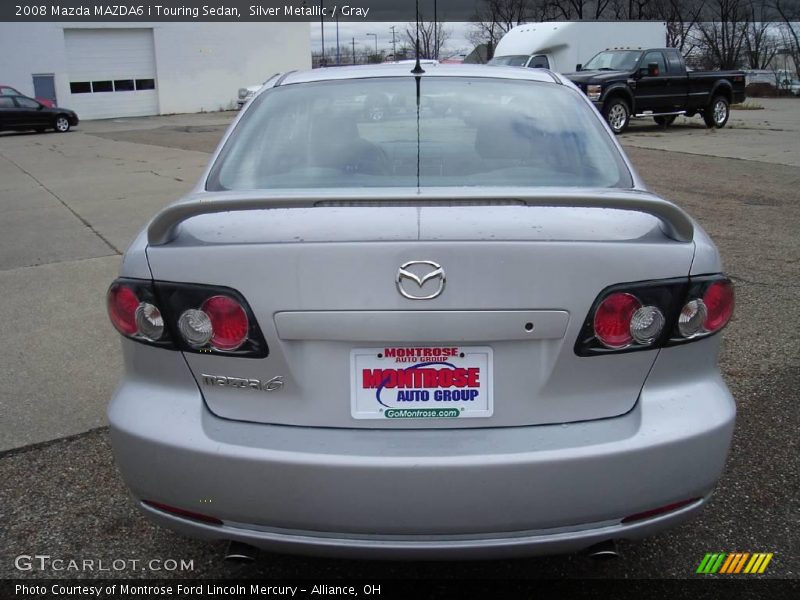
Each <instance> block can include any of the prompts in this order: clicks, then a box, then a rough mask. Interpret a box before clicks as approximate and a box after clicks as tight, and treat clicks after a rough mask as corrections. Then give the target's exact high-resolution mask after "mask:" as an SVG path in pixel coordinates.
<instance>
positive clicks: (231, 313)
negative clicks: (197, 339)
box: [200, 296, 250, 350]
mask: <svg viewBox="0 0 800 600" xmlns="http://www.w3.org/2000/svg"><path fill="white" fill-rule="evenodd" d="M200 310H202V311H203V312H204V313H206V314H207V315H208V318H209V319H210V320H211V330H212V332H213V334H212V335H211V345H212V346H214V347H215V348H216V349H218V350H236V348H238V347H239V346H241V345H242V344H243V343H244V342H245V340H246V339H247V331H248V329H249V327H250V325H249V323H248V322H247V313H246V312H245V311H244V309H243V308H242V305H241V304H239V303H238V302H237V301H236V300H234V299H233V298H230V297H229V296H212V297H211V298H209V299H208V300H206V301H205V302H203V306H202V307H200Z"/></svg>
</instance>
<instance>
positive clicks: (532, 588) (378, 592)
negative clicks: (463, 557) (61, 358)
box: [0, 564, 800, 600]
mask: <svg viewBox="0 0 800 600" xmlns="http://www.w3.org/2000/svg"><path fill="white" fill-rule="evenodd" d="M442 568H443V569H444V570H445V571H446V570H447V569H446V564H443V565H442ZM799 594H800V581H798V580H788V579H784V580H775V579H761V578H749V577H748V576H746V575H742V576H731V577H718V576H707V577H702V578H694V579H672V580H644V579H638V580H637V579H619V580H615V579H583V580H578V579H575V580H557V579H544V580H542V579H538V580H536V579H532V580H510V579H497V580H469V579H435V580H425V579H416V580H415V579H411V578H409V579H404V580H348V579H327V580H319V581H314V580H308V579H299V580H263V579H262V580H246V579H242V580H192V579H181V580H175V579H172V580H170V579H162V580H155V579H24V580H9V579H5V580H0V598H2V600H29V599H34V598H36V599H39V598H41V599H47V600H82V599H88V598H94V599H100V600H129V599H136V600H151V599H167V598H169V599H170V600H171V599H186V600H198V599H204V598H216V599H217V600H221V599H223V598H249V599H251V600H255V599H258V598H292V599H299V600H307V599H318V598H326V599H328V598H329V599H331V600H333V599H340V598H362V599H363V598H370V599H372V598H380V599H381V600H394V599H398V600H408V599H410V598H451V597H458V598H486V599H494V598H524V599H526V600H528V599H535V598H560V599H569V600H573V599H576V600H577V599H582V598H593V599H598V600H600V599H603V600H608V599H609V598H612V599H613V600H626V599H628V598H631V599H633V598H635V599H636V600H641V599H643V598H647V599H661V598H664V599H667V598H668V599H670V600H681V599H687V600H701V599H704V598H725V600H737V599H739V598H769V599H770V600H780V599H782V598H797V597H798V595H799Z"/></svg>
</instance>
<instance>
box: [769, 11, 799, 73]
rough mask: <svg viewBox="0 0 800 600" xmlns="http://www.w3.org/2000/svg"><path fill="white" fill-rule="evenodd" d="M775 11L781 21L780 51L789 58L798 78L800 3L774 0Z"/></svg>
mask: <svg viewBox="0 0 800 600" xmlns="http://www.w3.org/2000/svg"><path fill="white" fill-rule="evenodd" d="M775 11H776V12H777V14H778V16H779V17H780V18H781V20H782V21H783V22H782V23H781V26H780V36H781V42H782V46H783V48H782V49H783V50H784V51H786V52H788V54H789V56H791V58H792V62H793V63H794V69H795V74H796V75H797V76H798V77H800V2H797V0H776V1H775Z"/></svg>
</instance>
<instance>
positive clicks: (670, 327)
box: [575, 275, 733, 356]
mask: <svg viewBox="0 0 800 600" xmlns="http://www.w3.org/2000/svg"><path fill="white" fill-rule="evenodd" d="M732 314H733V285H732V284H731V282H730V280H729V279H727V278H726V277H724V276H722V275H706V276H701V277H692V278H676V279H663V280H657V281H645V282H637V283H625V284H619V285H614V286H611V287H609V288H606V289H605V290H603V291H602V292H601V293H600V295H599V296H598V297H597V299H596V300H595V302H594V304H593V305H592V308H591V310H590V311H589V314H588V316H587V317H586V320H585V321H584V324H583V327H582V328H581V332H580V335H579V336H578V340H577V341H576V343H575V353H576V354H577V355H578V356H597V355H602V354H609V353H616V352H634V351H638V350H649V349H652V348H662V347H664V346H670V345H675V344H681V343H685V342H688V341H692V340H695V339H698V338H702V337H706V336H709V335H711V334H714V333H716V332H717V331H720V330H721V329H722V328H723V327H725V325H726V324H727V323H728V321H729V320H730V318H731V315H732Z"/></svg>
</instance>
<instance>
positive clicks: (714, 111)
mask: <svg viewBox="0 0 800 600" xmlns="http://www.w3.org/2000/svg"><path fill="white" fill-rule="evenodd" d="M730 114H731V107H730V104H729V103H728V99H727V98H725V96H714V98H713V99H712V100H711V104H709V105H708V106H707V107H706V109H705V110H704V111H703V120H704V121H705V122H706V127H717V128H722V127H725V123H727V122H728V117H729V116H730Z"/></svg>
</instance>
